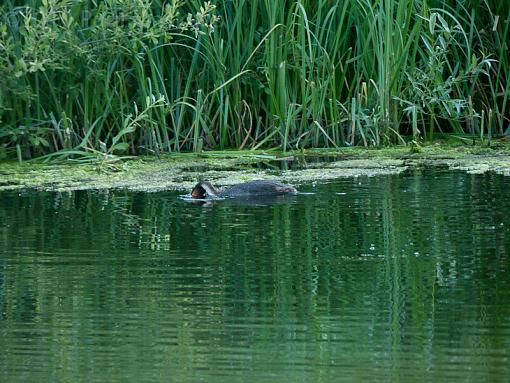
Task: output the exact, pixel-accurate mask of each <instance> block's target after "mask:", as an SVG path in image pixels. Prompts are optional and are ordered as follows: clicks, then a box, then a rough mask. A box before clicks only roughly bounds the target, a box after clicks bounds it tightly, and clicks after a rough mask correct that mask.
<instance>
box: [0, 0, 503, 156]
mask: <svg viewBox="0 0 510 383" xmlns="http://www.w3.org/2000/svg"><path fill="white" fill-rule="evenodd" d="M0 17H1V24H0V50H1V52H2V54H1V55H0V119H1V120H0V124H1V125H0V156H7V157H9V156H11V157H18V158H19V159H20V160H22V159H24V158H30V157H39V156H43V155H48V154H50V153H59V154H60V155H68V156H73V157H76V156H79V155H83V156H87V155H90V154H91V153H94V156H95V155H96V154H97V152H100V153H108V150H109V148H112V147H114V146H115V145H118V143H119V142H118V141H119V140H121V142H122V144H123V145H121V146H117V148H118V149H117V150H116V151H115V153H119V154H120V153H122V152H123V153H125V154H141V153H152V154H160V153H165V152H172V151H180V150H186V151H189V150H195V151H199V150H202V149H203V148H206V149H210V148H220V149H226V148H248V149H249V148H251V149H256V148H268V147H279V148H281V149H283V150H288V149H293V148H304V147H339V146H343V145H359V144H361V145H364V146H377V145H382V144H393V143H399V142H403V136H405V135H408V134H413V137H414V139H419V138H420V137H421V138H425V137H430V138H431V137H433V135H434V133H435V132H438V131H449V132H457V133H473V134H474V133H477V134H480V133H481V134H483V131H484V130H487V131H488V129H490V130H491V134H503V133H504V132H505V131H506V130H508V129H509V128H508V124H509V117H508V116H509V111H508V109H509V102H508V101H509V100H508V98H509V94H510V92H509V91H510V85H509V83H510V81H509V76H510V70H509V69H508V68H509V65H508V63H509V53H508V47H507V45H506V43H505V42H506V41H507V39H508V33H509V31H508V28H509V20H510V9H509V7H508V6H506V7H505V6H504V5H501V3H499V2H489V1H483V2H477V3H476V4H473V5H470V4H467V5H466V4H464V3H462V4H461V3H459V2H453V1H451V2H450V1H447V2H439V1H433V0H413V1H408V2H403V1H400V2H399V1H395V0H377V1H368V0H335V1H331V0H313V1H312V0H298V1H290V0H275V1H267V0H251V1H248V0H232V1H211V2H203V1H198V0H191V1H186V2H183V1H179V0H172V1H169V2H163V1H160V0H154V1H152V2H146V1H143V0H107V1H104V2H98V3H96V2H88V1H82V0H30V1H25V2H18V1H13V0H8V1H6V2H5V3H4V5H3V7H2V8H1V15H0ZM487 25H489V26H490V27H489V28H487ZM155 100H157V101H158V102H155ZM141 111H144V112H143V113H141ZM137 115H141V118H140V120H139V123H137V124H136V127H135V128H134V129H133V130H132V131H129V132H128V133H124V134H121V137H122V138H118V137H119V134H120V133H121V132H123V131H124V132H125V130H124V128H125V121H126V119H127V118H128V116H137ZM114 141H115V142H116V143H115V144H114ZM120 149H122V150H120ZM110 154H113V153H110Z"/></svg>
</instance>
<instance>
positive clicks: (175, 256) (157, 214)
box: [0, 171, 510, 382]
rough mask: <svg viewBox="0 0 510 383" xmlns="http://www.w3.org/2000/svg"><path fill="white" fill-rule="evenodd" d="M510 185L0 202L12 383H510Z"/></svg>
mask: <svg viewBox="0 0 510 383" xmlns="http://www.w3.org/2000/svg"><path fill="white" fill-rule="evenodd" d="M508 186H509V181H508V178H505V177H501V176H495V175H484V176H474V175H466V174H464V173H452V172H448V173H447V172H423V173H422V172H420V171H416V172H413V173H409V174H406V175H405V176H383V177H374V178H359V179H346V180H340V181H338V182H334V183H328V184H324V185H318V186H317V187H312V186H309V185H302V186H301V187H300V188H299V189H300V191H304V192H314V193H315V194H314V195H297V196H292V197H289V196H285V197H284V198H283V199H279V200H278V201H274V203H262V202H259V203H247V204H246V203H243V201H241V202H240V201H226V200H225V201H216V202H215V203H213V204H211V205H209V206H197V205H194V204H190V203H187V202H185V201H182V200H181V199H179V198H178V195H179V194H178V193H171V192H167V193H152V194H150V193H149V194H144V193H136V194H133V193H127V192H91V191H80V192H74V193H61V194H54V193H34V192H22V193H3V194H0V315H1V316H0V348H1V349H2V350H4V351H2V352H1V353H0V381H32V380H33V381H49V380H59V381H76V380H87V381H105V380H107V381H126V380H129V381H142V380H143V381H148V380H150V381H168V379H170V380H171V381H172V380H175V381H179V382H181V381H190V382H196V381H207V382H224V381H250V382H258V381H267V382H274V381H279V382H282V381H293V382H294V381H307V382H308V381H318V382H321V381H323V382H328V381H333V382H337V381H343V380H345V381H353V380H358V379H359V380H361V379H363V380H377V381H380V380H387V381H394V380H398V379H401V380H404V381H409V380H414V379H420V380H423V378H424V377H425V376H427V379H431V380H437V381H451V380H453V379H455V380H457V379H462V380H489V379H491V380H493V379H495V380H505V379H506V376H508V373H509V372H510V371H509V370H510V367H509V366H510V364H509V363H508V361H509V357H510V351H509V350H510V321H509V319H510V299H509V298H510V270H509V269H510V262H509V252H508V247H509V245H510V233H509V227H510V218H509V216H508V214H507V212H508V211H509V207H510V202H509V201H510V198H509V197H510V189H509V187H508ZM342 193H345V194H342ZM244 202H246V201H244ZM169 377H171V378H169Z"/></svg>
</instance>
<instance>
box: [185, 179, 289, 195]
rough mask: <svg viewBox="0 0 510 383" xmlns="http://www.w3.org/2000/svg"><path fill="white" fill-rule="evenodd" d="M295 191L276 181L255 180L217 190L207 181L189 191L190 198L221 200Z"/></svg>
mask: <svg viewBox="0 0 510 383" xmlns="http://www.w3.org/2000/svg"><path fill="white" fill-rule="evenodd" d="M296 193H297V190H296V189H295V188H294V187H293V186H290V185H285V184H282V183H280V182H277V181H268V180H257V181H249V182H245V183H242V184H238V185H233V186H231V187H228V188H225V189H222V190H217V189H216V188H215V187H214V186H212V184H211V183H210V182H209V181H202V182H199V183H198V184H196V185H195V187H194V188H193V190H192V191H191V197H192V198H200V199H204V198H208V197H209V198H223V197H231V198H232V197H233V198H235V197H257V196H276V195H281V194H296Z"/></svg>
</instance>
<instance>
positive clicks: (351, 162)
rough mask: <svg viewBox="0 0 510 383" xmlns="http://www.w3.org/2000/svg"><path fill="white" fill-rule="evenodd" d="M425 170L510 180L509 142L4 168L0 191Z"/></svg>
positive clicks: (162, 186)
mask: <svg viewBox="0 0 510 383" xmlns="http://www.w3.org/2000/svg"><path fill="white" fill-rule="evenodd" d="M418 166H441V167H447V168H450V169H452V170H464V171H467V172H471V173H484V172H487V171H493V172H496V173H499V174H504V175H510V144H509V143H503V142H502V143H498V145H497V146H493V147H491V148H488V147H484V146H470V145H461V146H455V147H452V146H446V145H438V144H434V145H428V146H423V147H418V150H416V148H415V149H414V150H410V148H409V147H408V146H407V147H405V146H402V147H394V148H383V149H368V150H367V149H362V148H342V149H339V150H309V151H299V152H297V151H296V152H287V153H281V152H263V151H257V152H247V151H245V152H206V153H200V154H174V155H168V156H165V157H162V158H156V157H139V158H135V159H130V160H124V161H120V160H118V161H116V162H111V161H110V162H105V161H93V162H87V163H76V162H72V161H67V162H58V163H50V164H43V163H37V162H28V163H23V164H18V163H13V162H4V163H1V164H0V190H15V189H24V188H32V189H37V190H50V191H67V190H80V189H128V190H132V191H160V190H190V189H191V187H192V186H193V185H194V184H195V183H196V182H197V181H199V180H203V179H208V180H212V181H213V182H214V183H215V184H217V185H220V186H223V185H231V184H235V183H239V182H244V181H247V180H251V179H271V178H278V179H280V180H282V181H284V182H289V183H296V184H299V183H306V182H314V181H322V180H324V181H325V180H332V179H337V178H340V177H357V176H375V175H378V174H396V173H400V172H402V171H404V170H406V169H407V168H409V167H418Z"/></svg>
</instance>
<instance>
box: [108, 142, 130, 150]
mask: <svg viewBox="0 0 510 383" xmlns="http://www.w3.org/2000/svg"><path fill="white" fill-rule="evenodd" d="M128 149H129V144H128V143H127V142H120V143H118V144H115V145H113V146H112V147H111V148H110V152H116V151H117V152H125V151H126V150H128Z"/></svg>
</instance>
